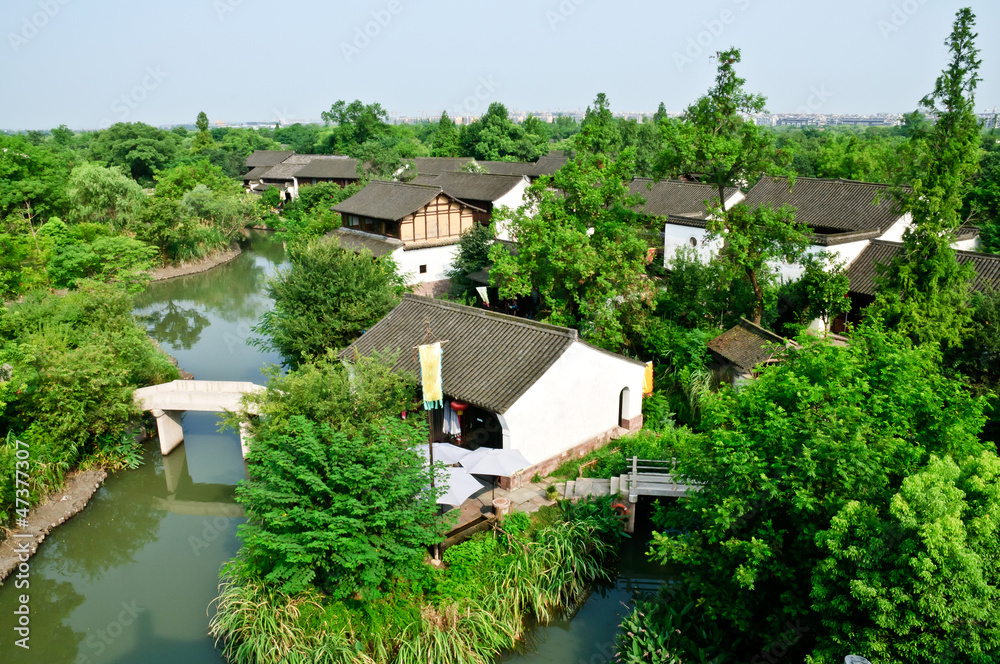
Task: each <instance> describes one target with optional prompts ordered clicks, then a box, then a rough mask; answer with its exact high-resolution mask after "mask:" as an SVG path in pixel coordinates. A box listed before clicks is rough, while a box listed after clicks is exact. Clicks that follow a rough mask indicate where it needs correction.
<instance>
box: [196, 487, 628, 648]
mask: <svg viewBox="0 0 1000 664" xmlns="http://www.w3.org/2000/svg"><path fill="white" fill-rule="evenodd" d="M553 509H555V508H553ZM511 516H513V517H514V518H508V519H507V522H506V523H505V524H504V528H503V529H498V530H495V531H494V532H489V533H482V534H480V535H478V536H476V537H474V538H473V539H471V540H469V541H467V542H464V543H462V544H459V545H456V546H453V547H451V548H450V549H448V550H447V551H446V552H445V554H444V557H443V558H444V562H445V566H444V568H443V569H439V568H435V567H432V566H430V565H428V566H427V574H426V576H425V578H423V579H421V580H419V581H417V582H413V581H409V582H406V583H400V584H399V585H397V586H394V587H393V589H392V590H391V591H390V592H388V593H386V594H385V595H384V596H382V597H379V598H376V599H368V600H364V601H362V600H353V599H352V600H339V601H332V600H330V599H328V598H327V597H324V596H323V595H321V594H319V593H317V592H316V591H307V592H303V593H299V594H297V595H295V596H288V595H285V594H283V593H280V592H278V591H276V590H274V589H269V588H268V587H267V586H266V584H265V583H263V582H261V581H260V580H257V579H253V578H250V577H248V576H246V575H245V574H244V572H245V570H244V569H238V567H239V566H240V564H241V563H240V562H239V559H237V560H235V561H233V562H232V563H231V564H230V566H229V567H228V568H227V570H225V572H224V580H223V583H222V584H221V586H220V591H221V592H220V595H219V597H218V598H217V599H216V614H215V616H214V617H213V618H212V621H211V627H210V633H211V635H212V636H214V637H215V638H216V639H217V640H219V642H221V643H222V644H223V646H224V652H225V656H226V658H227V659H228V660H229V661H230V662H232V663H233V664H264V663H265V662H266V663H268V664H271V663H274V662H282V663H287V664H296V663H298V662H313V663H320V662H330V663H334V664H342V663H343V664H411V663H412V664H416V663H418V662H419V663H420V664H426V663H427V662H449V663H454V664H488V663H491V662H493V661H495V658H496V656H497V655H498V654H499V653H500V652H502V651H504V650H508V649H510V648H513V647H514V646H515V645H517V643H518V642H519V641H520V640H521V639H522V638H523V636H524V631H525V624H526V621H528V620H529V619H534V620H535V621H538V622H546V621H548V620H551V619H552V618H553V617H554V616H555V615H556V613H557V612H558V611H559V610H561V609H563V608H565V607H569V606H573V605H575V604H577V603H578V602H579V601H580V600H581V599H582V598H583V597H584V596H585V595H586V593H587V592H588V588H589V587H590V584H592V583H593V582H595V581H598V580H601V579H604V578H606V577H607V571H606V568H607V565H608V563H609V562H610V560H611V558H612V557H613V556H614V555H615V552H616V550H617V546H616V544H617V542H618V539H619V538H620V537H621V527H620V524H619V522H618V521H617V520H616V519H615V518H614V513H613V511H612V510H611V506H610V501H609V500H607V499H603V500H602V499H598V500H595V501H592V502H590V503H583V504H577V505H572V506H570V505H568V504H567V505H563V510H562V511H561V512H560V513H559V515H558V516H557V517H556V518H553V517H552V515H542V517H541V518H539V519H535V520H534V521H532V520H531V519H529V518H527V516H526V515H523V516H519V515H511ZM546 521H548V522H549V523H546Z"/></svg>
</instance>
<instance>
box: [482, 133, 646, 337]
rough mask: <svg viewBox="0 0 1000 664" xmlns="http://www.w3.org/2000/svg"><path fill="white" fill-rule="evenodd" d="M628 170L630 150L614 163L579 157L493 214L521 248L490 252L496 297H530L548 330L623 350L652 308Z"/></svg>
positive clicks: (603, 158) (497, 246) (630, 169)
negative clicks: (562, 328)
mask: <svg viewBox="0 0 1000 664" xmlns="http://www.w3.org/2000/svg"><path fill="white" fill-rule="evenodd" d="M633 169H634V152H633V151H632V150H631V149H630V150H626V151H624V152H623V153H622V154H621V155H620V156H619V158H618V159H616V160H612V159H611V158H610V157H607V156H605V155H602V154H597V155H581V156H580V157H579V158H578V159H576V160H574V161H571V162H569V163H568V164H567V165H566V166H564V167H563V168H562V169H560V170H559V171H558V172H557V173H556V174H555V176H554V177H552V178H551V179H549V178H539V179H538V180H537V181H536V182H535V183H534V184H532V185H531V187H529V189H528V199H529V200H528V202H527V203H526V204H525V205H523V206H521V207H520V208H518V209H517V210H504V211H502V212H500V213H499V214H498V213H494V214H495V215H496V219H497V222H498V223H500V224H506V226H507V228H508V229H509V231H510V234H511V238H512V239H513V240H514V241H515V242H517V246H518V251H517V255H516V256H515V255H513V254H511V253H510V251H509V250H508V249H507V247H506V245H503V244H495V245H493V248H492V249H491V250H490V259H491V260H492V261H493V267H492V269H491V271H490V279H491V281H493V283H494V284H495V285H496V286H497V287H498V288H499V289H500V296H501V297H518V296H526V295H528V294H530V293H531V292H532V290H535V291H537V292H538V294H539V297H540V298H541V310H542V311H543V312H544V315H545V317H546V320H547V321H548V322H550V323H554V324H556V325H566V326H569V327H575V328H577V329H578V330H579V331H580V333H581V334H582V336H583V337H584V338H585V339H587V340H589V341H591V342H593V343H595V344H597V345H599V346H601V347H603V348H608V349H612V350H621V349H623V348H626V347H628V346H629V345H630V344H631V343H632V341H631V340H632V339H634V338H635V337H636V336H637V332H638V330H639V329H641V327H642V326H643V325H644V323H645V320H646V318H647V316H648V315H649V313H650V311H651V310H652V306H653V288H652V283H651V281H650V280H649V278H648V277H647V276H646V269H645V268H646V256H647V249H648V245H647V243H646V241H645V240H644V239H643V237H642V233H641V228H642V225H641V223H640V220H639V217H638V214H637V213H636V211H635V206H636V205H637V203H638V199H636V198H635V197H632V196H630V195H629V184H630V182H631V180H632V175H633ZM554 189H558V190H559V193H556V192H555V191H554Z"/></svg>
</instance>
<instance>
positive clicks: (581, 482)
mask: <svg viewBox="0 0 1000 664" xmlns="http://www.w3.org/2000/svg"><path fill="white" fill-rule="evenodd" d="M592 493H594V480H592V479H591V478H589V477H581V478H579V479H577V481H576V492H575V494H574V495H575V496H576V497H577V498H583V497H585V496H589V495H591V494H592Z"/></svg>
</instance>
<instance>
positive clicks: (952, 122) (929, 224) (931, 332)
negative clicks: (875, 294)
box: [873, 7, 980, 345]
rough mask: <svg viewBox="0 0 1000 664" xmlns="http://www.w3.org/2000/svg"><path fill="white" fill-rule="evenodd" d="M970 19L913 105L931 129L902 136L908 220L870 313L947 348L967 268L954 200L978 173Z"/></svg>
mask: <svg viewBox="0 0 1000 664" xmlns="http://www.w3.org/2000/svg"><path fill="white" fill-rule="evenodd" d="M975 19H976V17H975V15H974V14H973V13H972V10H971V9H969V8H968V7H966V8H964V9H961V10H959V11H958V14H957V15H956V17H955V23H954V25H953V27H952V31H951V35H949V37H948V39H946V40H945V45H946V46H948V49H949V51H950V53H951V61H950V62H949V64H948V67H947V68H946V69H945V70H944V71H943V72H941V75H940V76H939V77H938V79H937V81H936V83H935V85H934V91H933V92H931V93H930V94H928V95H927V96H926V97H924V98H923V99H921V100H920V106H921V108H922V109H923V110H924V112H925V113H927V114H929V115H930V116H932V117H934V118H935V119H936V122H935V123H934V125H933V126H932V127H931V128H930V129H928V130H926V131H924V132H920V133H918V134H915V135H914V136H913V137H912V138H911V139H910V144H909V146H908V152H909V156H910V159H909V161H910V163H912V164H913V171H912V175H911V187H910V190H909V191H904V192H902V193H901V194H900V198H901V200H902V203H903V209H904V210H906V211H907V212H909V213H910V214H911V215H912V217H913V223H912V224H911V226H910V227H909V228H908V229H907V230H906V232H905V233H904V234H903V251H902V252H901V253H900V254H899V256H898V257H897V259H896V260H895V261H894V262H893V263H892V264H891V265H890V266H888V268H887V269H886V270H885V272H884V274H883V275H882V281H883V283H882V292H881V293H880V295H879V298H878V300H877V301H876V303H875V305H874V308H873V313H875V314H876V315H879V316H881V317H882V318H883V319H884V320H885V321H886V322H887V323H888V324H890V325H893V326H895V327H896V328H898V329H899V330H900V331H902V332H904V333H906V334H908V335H910V336H911V337H912V338H913V339H914V340H915V341H918V342H941V343H944V344H946V345H955V344H957V343H958V342H959V341H960V340H961V338H962V337H963V336H964V334H965V333H966V331H967V329H968V326H969V323H970V320H971V311H970V308H969V306H968V297H969V281H970V279H971V278H972V277H973V276H974V271H973V268H972V266H971V265H965V266H963V265H959V263H958V262H957V260H956V256H955V250H954V249H953V248H952V246H951V243H952V242H953V241H954V237H955V233H956V232H957V231H958V229H959V228H960V227H961V225H962V217H961V209H962V199H963V196H964V195H965V193H966V192H967V191H968V189H969V187H970V183H971V180H972V178H973V177H974V176H975V175H976V173H977V172H978V169H979V157H980V136H979V133H980V128H979V120H978V118H977V117H976V114H975V90H976V85H977V84H978V82H979V81H980V78H979V64H980V60H979V58H978V55H979V49H977V48H976V46H975V39H976V37H977V35H976V34H975V33H974V32H973V31H972V30H973V27H974V25H975Z"/></svg>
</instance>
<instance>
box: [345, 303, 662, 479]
mask: <svg viewBox="0 0 1000 664" xmlns="http://www.w3.org/2000/svg"><path fill="white" fill-rule="evenodd" d="M428 327H429V329H430V335H431V336H430V340H431V341H435V340H447V343H446V344H444V345H443V359H442V374H443V387H444V394H445V401H446V402H450V401H452V400H456V401H460V402H462V403H464V404H467V405H468V408H466V409H465V411H464V413H463V415H462V417H461V425H462V438H461V440H462V444H463V446H467V447H494V448H503V449H516V450H519V451H520V452H521V453H522V454H523V455H524V456H525V457H527V459H528V460H529V461H531V463H532V466H531V467H530V468H527V469H525V470H524V471H522V473H521V475H520V476H519V477H515V478H512V480H510V481H511V482H513V484H514V485H518V483H519V482H520V478H525V481H527V480H528V479H530V478H531V477H532V476H533V475H534V474H535V473H536V472H537V473H540V474H542V475H545V474H547V473H549V472H551V471H552V470H554V469H555V468H556V467H557V466H558V465H559V464H560V463H562V462H563V461H565V460H566V459H568V458H573V457H578V456H582V455H584V454H586V453H587V452H589V451H590V450H592V449H595V448H596V447H599V446H600V445H601V444H603V443H604V442H606V441H607V440H608V439H610V438H611V437H615V436H617V435H619V434H621V433H623V432H625V431H635V430H638V429H640V428H641V427H642V381H643V375H644V372H645V366H644V365H643V364H642V363H641V362H637V361H635V360H631V359H629V358H626V357H623V356H621V355H616V354H614V353H609V352H607V351H605V350H601V349H600V348H596V347H595V346H591V345H590V344H588V343H585V342H584V341H581V340H580V338H579V335H578V334H577V331H576V330H573V329H570V328H565V327H558V326H555V325H547V324H545V323H538V322H536V321H532V320H526V319H523V318H515V317H513V316H507V315H504V314H498V313H495V312H492V311H486V310H483V309H476V308H474V307H466V306H463V305H459V304H454V303H451V302H446V301H442V300H434V299H431V298H426V297H419V296H416V295H406V296H405V297H404V298H403V301H402V302H401V303H400V304H399V305H398V306H397V307H396V308H395V309H393V310H392V311H391V312H389V313H388V314H387V315H386V316H385V318H383V319H382V320H381V321H379V322H378V323H376V324H375V325H374V326H373V327H372V328H371V329H370V330H368V332H367V333H365V334H364V335H363V336H362V337H361V338H360V339H358V340H357V341H355V342H354V343H353V344H351V345H350V346H348V347H347V348H346V349H344V350H343V351H342V352H341V357H342V358H344V359H350V358H351V357H353V356H354V354H355V352H357V353H360V354H362V355H370V354H371V353H372V352H374V351H379V352H381V351H389V352H394V353H398V358H397V361H396V368H397V369H399V370H401V371H412V372H415V373H416V372H418V365H417V360H416V357H415V353H414V351H413V348H414V347H416V346H418V345H420V344H422V343H425V342H426V334H427V330H428ZM432 413H434V414H435V415H434V419H433V422H432V431H431V434H432V436H433V437H434V438H435V440H439V439H442V436H443V434H442V431H441V428H442V427H441V422H442V418H441V416H440V415H441V411H432Z"/></svg>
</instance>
